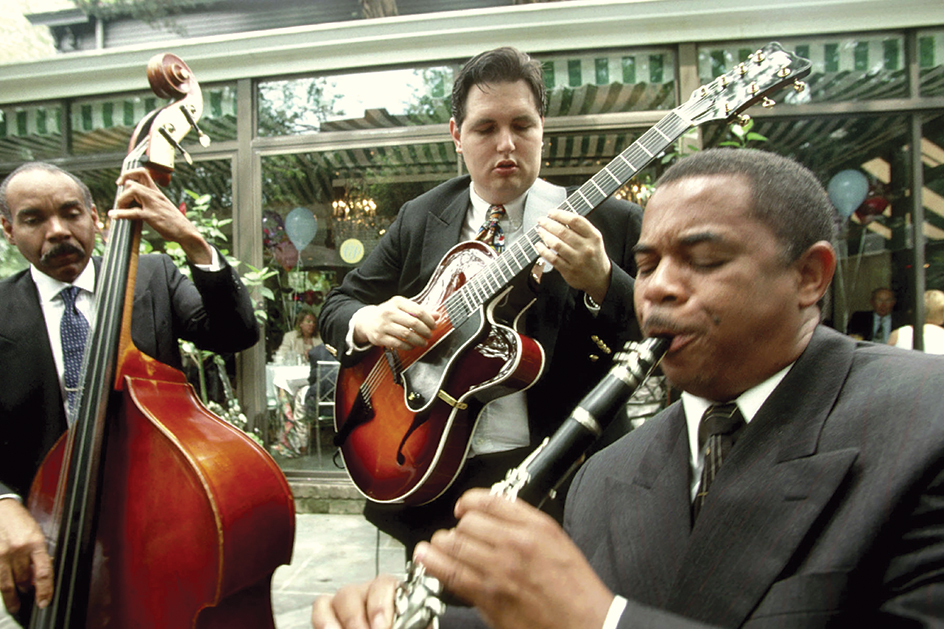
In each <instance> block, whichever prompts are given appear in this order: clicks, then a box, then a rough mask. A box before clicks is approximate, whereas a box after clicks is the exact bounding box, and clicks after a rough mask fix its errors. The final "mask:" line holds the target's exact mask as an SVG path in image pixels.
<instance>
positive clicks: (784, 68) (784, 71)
mask: <svg viewBox="0 0 944 629" xmlns="http://www.w3.org/2000/svg"><path fill="white" fill-rule="evenodd" d="M777 76H779V77H780V78H781V79H785V78H787V77H788V76H790V68H788V67H787V66H781V67H780V69H779V70H777Z"/></svg>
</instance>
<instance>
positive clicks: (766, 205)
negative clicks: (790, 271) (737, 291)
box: [655, 148, 838, 264]
mask: <svg viewBox="0 0 944 629" xmlns="http://www.w3.org/2000/svg"><path fill="white" fill-rule="evenodd" d="M703 175H733V176H742V177H744V178H746V179H747V181H748V184H749V185H750V188H751V215H752V216H753V217H754V218H756V219H758V220H760V221H761V222H762V223H764V224H766V225H767V226H768V227H769V228H770V229H771V231H773V233H774V236H776V238H777V240H778V241H780V243H781V245H782V246H783V248H782V249H781V255H782V257H783V260H784V262H785V263H787V264H789V263H791V262H794V261H796V260H797V259H798V258H799V257H800V256H801V255H803V252H805V251H806V250H807V249H808V248H809V247H810V246H812V245H813V244H814V243H816V242H818V241H821V240H825V241H826V242H828V243H830V244H831V245H833V247H835V246H836V243H837V233H838V231H837V226H838V220H837V218H838V214H837V213H836V210H835V209H834V208H833V206H832V203H830V202H829V196H828V195H827V194H826V190H825V189H824V188H823V185H822V184H821V183H820V182H819V180H818V179H817V178H816V175H814V174H813V173H812V172H810V170H809V169H807V168H806V167H805V166H803V165H801V164H799V163H797V162H796V161H794V160H792V159H789V158H786V157H783V156H781V155H777V154H775V153H768V152H766V151H758V150H755V149H730V148H721V149H708V150H706V151H700V152H698V153H695V154H694V155H692V156H690V157H686V158H685V159H683V160H681V161H679V162H677V163H676V164H675V165H673V166H672V167H671V168H669V169H668V170H667V171H665V173H664V174H663V175H662V176H661V177H660V178H659V179H658V181H656V184H655V185H656V188H659V186H665V185H667V184H669V183H672V182H674V181H678V180H680V179H685V178H688V177H698V176H703Z"/></svg>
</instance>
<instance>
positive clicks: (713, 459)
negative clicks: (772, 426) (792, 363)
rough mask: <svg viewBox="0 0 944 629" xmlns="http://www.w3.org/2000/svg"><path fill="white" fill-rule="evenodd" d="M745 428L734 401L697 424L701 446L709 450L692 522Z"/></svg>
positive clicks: (712, 408) (711, 408) (710, 409)
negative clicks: (705, 446) (739, 434)
mask: <svg viewBox="0 0 944 629" xmlns="http://www.w3.org/2000/svg"><path fill="white" fill-rule="evenodd" d="M745 425H746V423H745V422H744V417H743V416H742V415H741V411H739V410H738V407H737V404H735V403H734V402H730V403H728V404H714V405H712V406H709V407H708V409H707V410H706V411H705V414H704V415H702V418H701V423H699V425H698V443H699V444H701V445H705V444H706V443H707V445H708V447H707V449H706V451H705V464H704V466H703V467H702V468H701V484H700V485H699V487H698V494H697V495H696V496H695V504H694V505H692V509H693V511H692V515H693V519H694V518H695V517H698V512H699V511H701V507H702V505H703V504H704V502H705V496H707V495H708V489H709V487H711V483H712V481H714V479H715V476H716V475H717V474H718V469H719V468H720V467H721V464H722V463H723V462H724V459H725V457H726V456H727V455H728V453H729V452H730V451H731V448H733V447H734V443H735V441H737V438H738V433H739V432H740V431H741V429H742V428H744V426H745Z"/></svg>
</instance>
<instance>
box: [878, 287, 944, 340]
mask: <svg viewBox="0 0 944 629" xmlns="http://www.w3.org/2000/svg"><path fill="white" fill-rule="evenodd" d="M942 326H944V292H941V291H939V290H929V291H925V292H924V328H923V331H924V351H925V352H926V353H928V354H944V327H942ZM888 344H889V345H894V346H895V347H904V348H905V349H912V348H914V328H913V327H912V326H910V325H905V326H902V327H900V328H898V329H897V330H894V331H893V332H892V333H891V336H889V337H888Z"/></svg>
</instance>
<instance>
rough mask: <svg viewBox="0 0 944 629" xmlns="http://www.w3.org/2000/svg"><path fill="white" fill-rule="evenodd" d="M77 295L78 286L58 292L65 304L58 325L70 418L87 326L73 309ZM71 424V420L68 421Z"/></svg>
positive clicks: (83, 318) (80, 369) (80, 315)
mask: <svg viewBox="0 0 944 629" xmlns="http://www.w3.org/2000/svg"><path fill="white" fill-rule="evenodd" d="M78 293H79V287H78V286H69V287H66V288H63V289H62V291H60V292H59V297H60V298H61V299H62V302H63V303H64V304H65V311H64V312H63V313H62V321H60V323H59V335H60V337H61V342H62V359H63V363H64V364H65V373H64V380H65V384H66V396H67V398H66V402H67V408H68V409H69V413H68V415H69V417H70V418H71V417H72V416H73V414H74V412H75V409H74V408H73V404H74V402H75V394H76V393H77V392H78V390H79V377H80V375H81V372H82V354H83V353H84V352H85V339H86V337H88V330H89V324H88V321H86V319H85V317H84V316H82V313H81V312H79V310H78V308H76V307H75V298H76V296H77V295H78ZM70 423H71V419H70Z"/></svg>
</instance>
